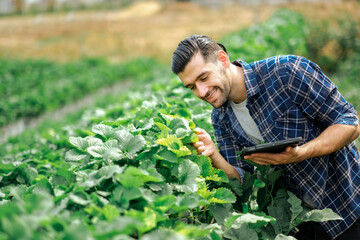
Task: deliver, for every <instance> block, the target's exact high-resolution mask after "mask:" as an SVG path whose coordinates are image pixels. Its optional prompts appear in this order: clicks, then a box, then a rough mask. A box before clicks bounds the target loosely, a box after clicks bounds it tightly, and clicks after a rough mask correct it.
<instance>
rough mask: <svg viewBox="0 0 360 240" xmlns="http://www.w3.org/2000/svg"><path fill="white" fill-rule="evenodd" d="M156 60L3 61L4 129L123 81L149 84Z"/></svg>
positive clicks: (0, 118)
mask: <svg viewBox="0 0 360 240" xmlns="http://www.w3.org/2000/svg"><path fill="white" fill-rule="evenodd" d="M154 66H158V67H159V68H161V67H160V64H158V63H157V62H156V61H155V60H153V59H136V60H133V61H130V62H127V63H123V64H110V63H108V62H106V61H105V60H102V59H83V60H79V61H77V62H70V63H66V64H61V63H52V62H49V61H45V60H26V61H19V60H5V59H2V60H0V79H1V84H0V127H1V126H4V125H6V124H9V123H11V122H13V121H16V120H18V119H20V118H26V117H36V116H39V115H40V114H42V113H44V112H47V111H51V110H55V109H58V108H59V107H61V106H63V105H65V104H69V103H71V102H73V101H75V100H77V99H81V98H82V97H84V96H86V95H88V94H89V93H92V92H94V91H96V90H98V89H99V88H102V87H107V86H111V85H112V84H114V83H116V82H119V81H126V80H131V79H130V77H131V76H133V75H134V74H136V75H137V79H138V81H146V80H147V78H148V76H149V75H151V74H154V73H150V71H153V69H155V68H154Z"/></svg>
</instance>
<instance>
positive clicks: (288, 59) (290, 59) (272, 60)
mask: <svg viewBox="0 0 360 240" xmlns="http://www.w3.org/2000/svg"><path fill="white" fill-rule="evenodd" d="M304 60H305V61H308V60H307V59H306V58H305V57H303V56H297V55H276V56H272V57H268V58H264V59H261V60H258V61H255V62H252V63H250V65H258V66H259V65H261V66H263V65H267V66H268V65H269V64H275V65H283V64H287V63H294V62H297V61H304Z"/></svg>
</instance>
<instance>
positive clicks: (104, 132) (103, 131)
mask: <svg viewBox="0 0 360 240" xmlns="http://www.w3.org/2000/svg"><path fill="white" fill-rule="evenodd" d="M91 130H92V131H93V132H94V133H96V134H99V135H101V136H103V137H104V138H105V139H109V138H112V137H113V136H114V128H112V127H110V126H108V125H104V124H97V125H95V126H93V127H92V128H91Z"/></svg>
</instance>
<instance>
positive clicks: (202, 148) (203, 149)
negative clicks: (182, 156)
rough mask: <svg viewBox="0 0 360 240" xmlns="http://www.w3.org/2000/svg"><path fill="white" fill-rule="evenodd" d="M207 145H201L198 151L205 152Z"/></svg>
mask: <svg viewBox="0 0 360 240" xmlns="http://www.w3.org/2000/svg"><path fill="white" fill-rule="evenodd" d="M205 149H206V148H205V146H201V147H199V148H198V149H197V151H198V152H199V153H203V152H205Z"/></svg>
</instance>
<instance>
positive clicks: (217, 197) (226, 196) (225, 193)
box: [209, 188, 236, 203]
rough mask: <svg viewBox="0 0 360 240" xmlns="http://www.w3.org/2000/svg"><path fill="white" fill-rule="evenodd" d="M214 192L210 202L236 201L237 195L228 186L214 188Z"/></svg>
mask: <svg viewBox="0 0 360 240" xmlns="http://www.w3.org/2000/svg"><path fill="white" fill-rule="evenodd" d="M213 192H214V194H213V195H212V197H211V198H210V199H209V201H210V202H214V203H234V202H236V197H235V195H234V193H232V192H231V190H229V189H227V188H218V189H214V190H213Z"/></svg>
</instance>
